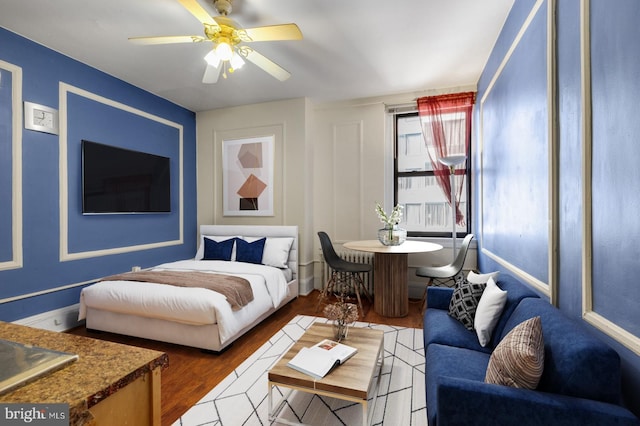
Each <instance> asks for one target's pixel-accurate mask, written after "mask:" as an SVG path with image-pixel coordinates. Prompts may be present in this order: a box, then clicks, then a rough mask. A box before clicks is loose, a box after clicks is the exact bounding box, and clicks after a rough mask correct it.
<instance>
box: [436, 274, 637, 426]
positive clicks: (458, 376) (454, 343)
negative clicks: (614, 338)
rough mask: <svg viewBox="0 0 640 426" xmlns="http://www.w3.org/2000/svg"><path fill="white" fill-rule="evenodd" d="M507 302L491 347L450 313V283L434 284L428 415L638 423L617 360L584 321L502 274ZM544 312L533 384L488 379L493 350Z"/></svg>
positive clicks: (487, 420) (450, 419)
mask: <svg viewBox="0 0 640 426" xmlns="http://www.w3.org/2000/svg"><path fill="white" fill-rule="evenodd" d="M498 286H499V287H500V288H502V289H503V290H506V291H507V302H506V304H505V307H504V310H503V312H502V315H501V317H500V319H499V321H498V323H497V325H496V327H495V329H494V331H493V334H492V337H491V341H490V342H489V344H488V345H487V346H486V347H482V346H480V344H479V342H478V338H477V336H476V334H475V333H474V332H472V331H469V330H467V329H466V328H465V327H464V326H463V325H462V324H461V323H460V322H459V321H457V320H456V319H454V318H452V317H451V316H449V315H448V311H449V301H450V299H451V295H452V293H453V289H451V288H445V287H429V288H428V290H427V309H426V310H425V313H424V325H423V327H424V328H423V335H424V348H425V356H426V371H425V381H426V395H427V416H428V421H429V425H430V426H435V425H440V426H446V425H465V426H467V425H487V424H493V425H500V426H505V425H517V426H527V425H531V426H540V425H549V426H550V425H554V426H556V425H580V426H584V425H599V426H600V425H634V426H639V425H640V421H639V420H638V418H637V417H635V416H634V415H633V413H631V412H630V411H629V410H627V409H626V408H624V407H623V406H622V405H621V386H620V380H621V378H620V375H621V373H620V358H619V356H618V354H617V353H616V352H615V351H614V350H613V349H612V348H610V347H609V346H608V345H606V344H605V343H604V342H602V341H601V340H599V339H597V338H596V337H594V336H593V335H592V334H591V333H590V332H589V331H588V330H586V328H585V327H584V325H583V324H580V323H579V322H577V321H573V320H571V319H569V318H568V317H566V316H565V315H564V314H562V313H561V312H560V311H559V310H558V309H556V308H555V307H553V306H551V305H550V304H549V303H548V302H547V301H545V300H543V299H541V298H539V297H538V296H537V295H536V294H535V293H534V292H533V291H531V290H530V289H529V288H528V287H527V286H525V285H524V284H522V283H520V282H519V281H518V280H516V279H515V278H513V277H511V276H508V275H501V276H500V277H499V279H498ZM535 316H540V317H541V320H542V332H543V338H544V346H545V364H544V371H543V373H542V377H541V378H540V383H539V384H538V387H537V389H536V390H527V389H517V388H512V387H508V386H501V385H494V384H488V383H485V382H484V378H485V373H486V370H487V365H488V363H489V358H490V356H491V352H492V351H493V349H494V348H495V346H496V345H497V344H498V343H499V342H500V340H501V339H502V338H503V337H504V336H505V335H506V334H507V333H508V332H509V331H510V330H511V329H513V328H514V327H515V326H517V325H518V324H520V323H521V322H523V321H525V320H527V319H529V318H532V317H535Z"/></svg>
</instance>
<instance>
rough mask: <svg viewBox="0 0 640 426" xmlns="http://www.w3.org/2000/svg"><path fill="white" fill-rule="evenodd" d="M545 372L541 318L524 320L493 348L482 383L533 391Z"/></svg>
mask: <svg viewBox="0 0 640 426" xmlns="http://www.w3.org/2000/svg"><path fill="white" fill-rule="evenodd" d="M543 369H544V340H543V338H542V323H541V321H540V317H534V318H531V319H528V320H526V321H523V322H522V323H520V324H518V325H517V326H516V327H514V328H513V329H512V330H511V331H510V332H509V333H508V334H507V335H506V336H504V338H503V339H502V341H501V342H500V343H499V344H498V346H496V348H495V349H494V350H493V353H492V354H491V358H489V366H488V367H487V374H486V376H485V378H484V381H485V382H487V383H493V384H496V385H505V386H511V387H515V388H524V389H535V388H536V387H537V386H538V383H539V382H540V376H542V371H543Z"/></svg>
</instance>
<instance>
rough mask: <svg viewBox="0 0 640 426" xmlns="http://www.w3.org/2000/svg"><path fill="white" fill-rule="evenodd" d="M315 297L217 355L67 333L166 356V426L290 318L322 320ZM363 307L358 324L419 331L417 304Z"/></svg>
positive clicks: (117, 337) (104, 335)
mask: <svg viewBox="0 0 640 426" xmlns="http://www.w3.org/2000/svg"><path fill="white" fill-rule="evenodd" d="M317 297H318V293H317V291H316V292H313V293H311V294H310V295H309V296H300V297H298V298H297V299H296V300H293V301H292V302H290V303H289V304H288V305H286V306H284V307H283V308H282V309H280V310H279V311H277V312H275V313H274V314H273V315H272V316H271V317H269V318H267V319H266V320H264V321H263V322H262V323H261V324H259V325H258V326H256V327H255V328H253V329H252V330H251V331H250V332H248V333H247V334H245V335H244V336H242V337H241V338H240V339H238V340H236V341H235V342H234V343H233V344H232V345H231V347H229V348H228V349H227V350H226V351H224V352H223V353H221V354H211V353H205V352H203V351H201V350H199V349H195V348H191V347H186V346H180V345H174V344H170V343H162V342H155V341H151V340H146V339H139V338H135V337H127V336H121V335H117V334H111V333H93V332H87V331H86V329H85V328H84V327H78V328H75V329H73V330H70V331H69V333H72V334H76V335H80V336H88V337H93V338H98V339H103V340H109V341H112V342H118V343H124V344H128V345H134V346H141V347H144V348H148V349H154V350H157V351H162V352H165V353H167V354H168V355H169V367H168V368H167V369H165V370H164V371H163V372H162V425H163V426H168V425H171V424H172V423H173V422H175V421H176V420H177V419H178V418H179V417H180V416H181V415H182V414H183V413H184V412H186V411H187V410H188V409H189V408H190V407H191V406H193V405H194V404H195V403H196V402H198V401H199V400H200V399H201V398H202V397H203V396H204V395H205V394H206V393H207V392H208V391H210V390H211V389H213V388H214V387H215V386H216V385H217V384H218V383H219V382H220V381H222V379H224V378H225V377H226V376H227V375H228V374H229V373H231V372H232V371H233V370H234V369H235V368H236V367H237V366H238V365H240V364H241V363H242V361H244V360H245V359H246V358H248V357H249V356H250V355H251V354H252V353H253V352H254V351H255V350H256V349H258V348H259V347H260V346H262V345H263V344H264V342H266V341H267V340H268V339H269V337H271V336H272V335H274V334H275V333H276V332H277V331H278V330H280V329H281V328H282V327H283V326H284V325H285V324H287V323H288V322H289V321H290V320H291V319H292V318H293V317H295V316H296V315H317V316H322V312H321V311H320V312H318V313H316V310H315V308H316V301H317ZM363 304H364V310H365V312H366V314H365V317H364V319H362V321H366V322H373V323H378V324H389V325H398V326H404V327H412V328H422V315H421V313H420V304H419V303H411V304H410V305H409V315H408V316H406V317H403V318H386V317H383V316H380V315H378V314H376V313H375V312H374V311H373V309H371V308H372V306H369V305H368V304H366V301H363Z"/></svg>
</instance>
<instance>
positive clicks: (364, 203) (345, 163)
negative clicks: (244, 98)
mask: <svg viewBox="0 0 640 426" xmlns="http://www.w3.org/2000/svg"><path fill="white" fill-rule="evenodd" d="M415 98H416V94H409V95H400V96H398V97H395V98H393V99H392V98H385V99H371V100H361V101H353V102H347V103H333V104H329V103H326V104H313V103H312V102H310V101H309V100H308V99H293V100H287V101H279V102H269V103H263V104H255V105H248V106H243V107H234V108H225V109H219V110H212V111H206V112H201V113H198V114H197V117H196V121H197V144H198V224H205V223H216V224H225V223H227V224H265V225H266V224H272V225H276V224H277V225H280V224H283V225H298V226H299V227H300V265H301V269H300V278H301V283H300V293H301V294H307V293H309V292H310V291H311V290H313V289H314V288H322V286H323V284H324V283H323V282H322V253H321V250H320V242H319V240H318V237H317V232H318V231H325V232H327V233H328V234H329V236H330V237H331V239H332V240H333V242H334V243H336V244H337V245H339V244H340V243H344V242H346V241H349V240H359V239H375V238H376V237H377V230H378V229H379V228H380V227H381V223H380V222H379V220H378V218H377V215H376V213H375V211H374V209H375V204H376V202H381V203H384V202H385V201H387V203H386V204H387V208H390V207H391V205H390V204H391V203H392V200H393V186H392V181H391V179H392V175H393V157H392V155H393V149H392V128H390V124H389V123H391V121H390V120H388V117H387V113H386V105H389V104H398V103H403V102H412V101H413V100H414V99H415ZM264 134H275V145H276V147H275V194H274V199H275V200H274V201H275V212H274V216H273V217H225V216H223V214H222V160H221V155H222V140H224V139H238V138H246V137H252V136H259V135H264ZM385 184H386V185H387V187H385ZM438 242H440V243H442V244H443V245H444V246H445V250H442V251H441V252H438V253H431V254H416V255H411V256H410V257H409V267H410V271H409V283H410V285H413V286H415V288H416V290H415V291H412V292H411V293H410V294H411V296H412V297H419V296H421V293H419V291H420V289H419V287H420V288H421V286H422V285H423V283H424V280H423V279H417V278H416V277H415V275H414V272H413V270H414V269H415V267H418V266H433V265H441V264H445V263H448V262H450V261H451V257H452V256H451V251H450V248H448V247H450V241H449V240H448V239H444V240H443V241H438ZM467 267H468V268H475V250H474V251H473V252H471V253H470V254H469V257H468V262H467Z"/></svg>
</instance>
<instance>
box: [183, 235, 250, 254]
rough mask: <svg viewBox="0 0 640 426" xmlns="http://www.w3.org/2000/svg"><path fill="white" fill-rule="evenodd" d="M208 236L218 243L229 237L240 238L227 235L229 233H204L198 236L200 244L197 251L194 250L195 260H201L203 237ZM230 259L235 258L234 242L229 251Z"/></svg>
mask: <svg viewBox="0 0 640 426" xmlns="http://www.w3.org/2000/svg"><path fill="white" fill-rule="evenodd" d="M205 238H208V239H210V240H213V241H215V242H216V243H219V242H220V241H226V240H228V239H230V238H242V237H239V236H238V237H234V236H229V235H219V236H218V235H204V236H202V235H201V236H200V246H199V247H198V251H197V252H196V256H195V258H194V259H195V260H202V258H204V239H205ZM231 260H236V245H235V243H234V244H233V250H232V251H231Z"/></svg>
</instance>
